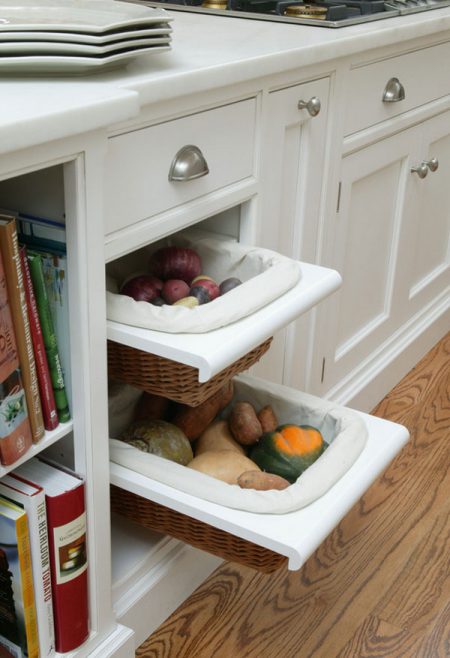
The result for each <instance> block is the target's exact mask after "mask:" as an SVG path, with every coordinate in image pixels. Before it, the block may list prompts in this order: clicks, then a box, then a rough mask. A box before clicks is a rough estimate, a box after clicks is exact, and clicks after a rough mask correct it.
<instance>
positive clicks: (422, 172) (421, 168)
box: [411, 162, 428, 178]
mask: <svg viewBox="0 0 450 658" xmlns="http://www.w3.org/2000/svg"><path fill="white" fill-rule="evenodd" d="M411 173H412V174H417V175H418V177H419V178H425V177H426V176H427V175H428V165H427V163H426V162H421V163H420V164H419V165H417V166H416V167H411Z"/></svg>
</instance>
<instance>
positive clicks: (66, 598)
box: [14, 457, 89, 653]
mask: <svg viewBox="0 0 450 658" xmlns="http://www.w3.org/2000/svg"><path fill="white" fill-rule="evenodd" d="M14 473H15V474H16V475H19V476H20V477H23V478H25V479H26V480H29V481H30V482H33V483H34V484H36V485H38V486H40V487H42V488H43V489H44V491H45V502H46V508H47V525H48V543H49V548H50V564H51V572H52V590H53V613H54V621H55V638H56V651H59V652H61V653H65V652H66V651H72V650H73V649H76V648H77V647H79V646H80V645H81V644H83V642H84V641H85V640H86V639H87V637H88V635H89V615H88V581H87V551H86V508H85V501H84V481H83V480H82V479H81V478H79V477H78V476H77V475H75V474H74V473H69V472H67V471H65V470H62V469H61V468H60V467H57V466H56V465H53V463H52V464H50V463H48V462H44V461H41V460H40V459H37V458H36V457H34V458H32V459H29V460H28V461H27V462H26V463H25V464H21V465H20V466H19V467H18V468H17V469H16V470H15V471H14Z"/></svg>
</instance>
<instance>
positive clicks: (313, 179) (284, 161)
mask: <svg viewBox="0 0 450 658" xmlns="http://www.w3.org/2000/svg"><path fill="white" fill-rule="evenodd" d="M328 93H329V80H328V78H325V79H322V80H315V81H313V82H308V83H304V84H301V85H296V86H293V87H289V88H287V89H282V90H279V91H274V92H272V93H270V94H269V98H268V99H267V112H266V114H265V121H266V125H265V131H264V152H263V158H262V161H263V163H264V164H263V170H262V172H261V176H262V203H261V219H262V222H261V233H260V236H259V244H261V246H264V247H266V248H268V249H273V250H275V251H278V252H280V253H282V254H284V255H286V256H289V257H291V258H294V259H296V260H303V261H308V262H314V260H315V244H316V231H317V226H318V224H319V221H318V218H319V214H320V201H321V190H322V176H321V172H322V171H323V169H324V166H323V164H324V157H325V156H324V154H325V144H326V130H327V109H328ZM311 99H319V100H320V104H321V107H320V111H319V113H318V114H316V115H314V114H311V113H310V111H308V109H307V108H304V109H299V102H300V101H304V102H308V101H310V100H311ZM313 111H314V110H313ZM307 318H308V316H305V317H303V318H301V319H299V320H298V321H296V322H295V323H294V324H292V325H290V327H289V328H288V329H287V330H283V331H281V332H279V333H278V334H277V335H276V336H275V338H274V342H273V344H272V347H271V349H270V351H269V353H268V354H266V356H265V357H264V359H263V360H262V362H261V363H260V364H258V366H257V368H256V370H257V373H258V375H260V376H262V377H265V378H267V379H270V380H272V381H276V382H279V383H280V382H282V381H283V373H284V371H285V362H286V361H287V362H290V361H291V357H292V351H291V352H290V357H289V359H286V357H285V354H286V345H288V344H291V343H296V344H297V346H298V345H300V344H306V341H305V340H301V338H300V336H301V335H303V332H305V331H307V326H309V322H308V319H307ZM296 360H297V361H298V363H299V368H298V370H297V372H298V375H299V376H298V381H296V383H295V385H296V386H297V385H298V386H299V387H301V386H302V385H303V382H304V365H305V363H306V359H303V358H301V354H296ZM284 381H287V380H286V379H284Z"/></svg>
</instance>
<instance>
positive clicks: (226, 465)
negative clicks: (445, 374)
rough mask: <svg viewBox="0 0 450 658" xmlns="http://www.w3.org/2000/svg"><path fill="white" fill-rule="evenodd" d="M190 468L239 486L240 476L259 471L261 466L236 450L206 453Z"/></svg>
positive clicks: (192, 462)
mask: <svg viewBox="0 0 450 658" xmlns="http://www.w3.org/2000/svg"><path fill="white" fill-rule="evenodd" d="M188 468H192V469H193V470H194V471H199V472H200V473H205V474H206V475H210V476H211V477H213V478H217V479H218V480H222V481H223V482H227V483H228V484H237V481H238V478H239V476H240V475H241V473H244V472H245V471H251V470H255V471H259V466H257V465H256V464H255V463H254V462H252V461H251V460H250V459H249V458H248V457H246V456H245V455H241V454H239V453H238V452H234V450H218V451H212V450H210V451H208V452H204V453H202V454H201V455H199V456H198V457H194V459H193V460H192V461H191V462H190V463H189V464H188Z"/></svg>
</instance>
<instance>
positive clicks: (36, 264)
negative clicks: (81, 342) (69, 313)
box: [28, 251, 70, 422]
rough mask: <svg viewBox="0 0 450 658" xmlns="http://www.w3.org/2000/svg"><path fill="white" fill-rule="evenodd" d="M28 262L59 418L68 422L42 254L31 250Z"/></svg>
mask: <svg viewBox="0 0 450 658" xmlns="http://www.w3.org/2000/svg"><path fill="white" fill-rule="evenodd" d="M28 263H29V266H30V274H31V280H32V282H33V290H34V294H35V297H36V304H37V309H38V314H39V320H40V323H41V329H42V335H43V338H44V345H45V352H46V354H47V362H48V367H49V370H50V377H51V381H52V387H53V394H54V396H55V403H56V409H57V411H58V418H59V420H60V421H61V422H66V421H68V420H70V411H69V404H68V400H67V394H66V388H65V383H64V375H63V371H62V367H61V359H60V356H59V349H58V341H57V338H56V333H55V328H54V324H53V318H52V313H51V309H50V303H49V299H48V294H47V288H46V285H45V280H44V271H43V268H42V256H41V254H39V253H37V252H33V251H29V252H28Z"/></svg>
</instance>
